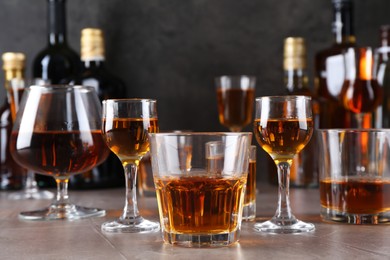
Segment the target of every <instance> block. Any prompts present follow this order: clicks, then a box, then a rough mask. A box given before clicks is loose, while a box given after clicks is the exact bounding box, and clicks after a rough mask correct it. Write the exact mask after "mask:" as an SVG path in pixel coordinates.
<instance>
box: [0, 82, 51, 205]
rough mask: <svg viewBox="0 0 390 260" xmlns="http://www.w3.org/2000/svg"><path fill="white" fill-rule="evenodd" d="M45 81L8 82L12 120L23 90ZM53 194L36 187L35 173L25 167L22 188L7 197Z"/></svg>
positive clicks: (32, 197)
mask: <svg viewBox="0 0 390 260" xmlns="http://www.w3.org/2000/svg"><path fill="white" fill-rule="evenodd" d="M45 83H46V82H43V81H42V80H28V79H18V78H14V79H12V80H11V81H10V82H8V86H7V90H8V91H7V92H8V95H9V100H10V106H11V116H12V120H13V121H15V118H16V112H17V110H18V109H19V102H20V99H21V97H22V95H23V92H24V90H25V89H26V88H27V87H28V86H29V85H43V84H45ZM53 197H54V194H53V193H52V192H50V191H47V190H40V189H39V188H38V184H37V181H36V180H35V173H34V172H33V171H31V170H30V169H27V176H26V182H25V185H24V188H23V190H21V191H17V192H12V193H10V194H9V196H8V198H9V199H13V200H21V199H52V198H53Z"/></svg>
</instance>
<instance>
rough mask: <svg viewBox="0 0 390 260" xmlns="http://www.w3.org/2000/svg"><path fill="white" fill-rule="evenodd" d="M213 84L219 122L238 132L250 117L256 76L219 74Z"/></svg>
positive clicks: (247, 122)
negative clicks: (214, 85) (215, 91)
mask: <svg viewBox="0 0 390 260" xmlns="http://www.w3.org/2000/svg"><path fill="white" fill-rule="evenodd" d="M215 84H216V88H217V103H218V115H219V121H220V123H221V124H222V125H223V126H226V127H228V128H229V130H230V131H231V132H240V131H241V130H242V129H243V128H244V127H245V126H247V125H248V124H250V122H251V119H252V112H253V100H254V97H255V84H256V78H255V77H253V76H246V75H241V76H220V77H218V78H216V79H215Z"/></svg>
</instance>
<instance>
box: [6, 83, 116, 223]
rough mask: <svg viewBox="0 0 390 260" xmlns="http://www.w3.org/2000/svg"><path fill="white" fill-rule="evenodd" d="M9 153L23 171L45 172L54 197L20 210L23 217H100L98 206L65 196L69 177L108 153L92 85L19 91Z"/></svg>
mask: <svg viewBox="0 0 390 260" xmlns="http://www.w3.org/2000/svg"><path fill="white" fill-rule="evenodd" d="M10 145H11V154H12V156H13V157H14V159H15V160H16V161H17V162H18V163H19V164H21V165H23V166H24V167H25V168H27V169H31V170H32V171H34V172H37V173H40V174H44V175H49V176H52V177H54V178H55V180H56V183H57V196H56V198H55V199H54V201H53V202H52V204H51V205H50V206H49V207H48V208H45V209H42V210H37V211H30V212H21V213H20V214H19V217H20V218H22V219H28V220H54V219H68V220H74V219H80V218H86V217H92V216H103V215H104V214H105V211H104V210H101V209H96V208H86V207H81V206H76V205H74V204H72V203H71V202H70V200H69V195H68V180H69V178H70V176H71V175H73V174H78V173H82V172H85V171H88V170H91V169H92V168H94V167H95V166H96V165H98V164H100V163H102V162H103V161H104V160H105V159H106V158H107V156H108V154H109V150H108V149H107V148H106V145H105V143H104V140H103V138H102V135H101V103H100V101H99V98H98V96H97V94H96V92H95V90H94V88H92V87H83V86H68V85H58V86H55V85H46V86H31V87H30V88H27V89H26V90H25V93H24V94H23V97H22V100H21V103H20V107H19V110H18V113H17V116H16V120H15V123H14V127H13V130H12V134H11V142H10Z"/></svg>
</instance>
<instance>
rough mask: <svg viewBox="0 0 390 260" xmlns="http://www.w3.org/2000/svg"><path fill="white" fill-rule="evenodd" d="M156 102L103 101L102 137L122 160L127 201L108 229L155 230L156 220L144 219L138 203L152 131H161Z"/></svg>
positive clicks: (129, 230) (109, 223)
mask: <svg viewBox="0 0 390 260" xmlns="http://www.w3.org/2000/svg"><path fill="white" fill-rule="evenodd" d="M158 129H159V128H158V124H157V108H156V101H155V100H151V99H108V100H104V101H103V124H102V133H103V137H104V139H105V141H106V143H107V145H108V147H109V148H110V149H111V151H112V152H114V153H115V154H116V156H118V158H119V159H120V161H121V162H122V165H123V169H124V172H125V179H126V201H125V207H124V209H123V213H122V215H121V216H120V217H119V219H117V220H114V221H109V222H105V223H103V224H102V227H101V228H102V230H103V231H106V232H132V233H141V232H153V231H158V230H159V229H160V225H159V224H158V223H157V222H152V221H149V220H146V219H144V218H143V217H142V216H141V215H140V213H139V211H138V206H137V191H136V180H137V172H138V165H139V162H140V160H141V159H142V157H143V156H144V155H145V154H146V153H147V152H148V151H149V139H148V134H149V133H156V132H158Z"/></svg>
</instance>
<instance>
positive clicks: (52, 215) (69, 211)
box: [19, 204, 106, 220]
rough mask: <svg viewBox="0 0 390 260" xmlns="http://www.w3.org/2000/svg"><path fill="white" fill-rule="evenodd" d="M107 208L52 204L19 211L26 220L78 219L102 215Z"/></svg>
mask: <svg viewBox="0 0 390 260" xmlns="http://www.w3.org/2000/svg"><path fill="white" fill-rule="evenodd" d="M105 214H106V211H105V210H102V209H96V208H86V207H81V206H76V205H73V204H65V205H51V206H50V207H49V208H46V209H42V210H36V211H27V212H21V213H19V218H21V219H24V220H60V219H63V220H76V219H82V218H89V217H101V216H104V215H105Z"/></svg>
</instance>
